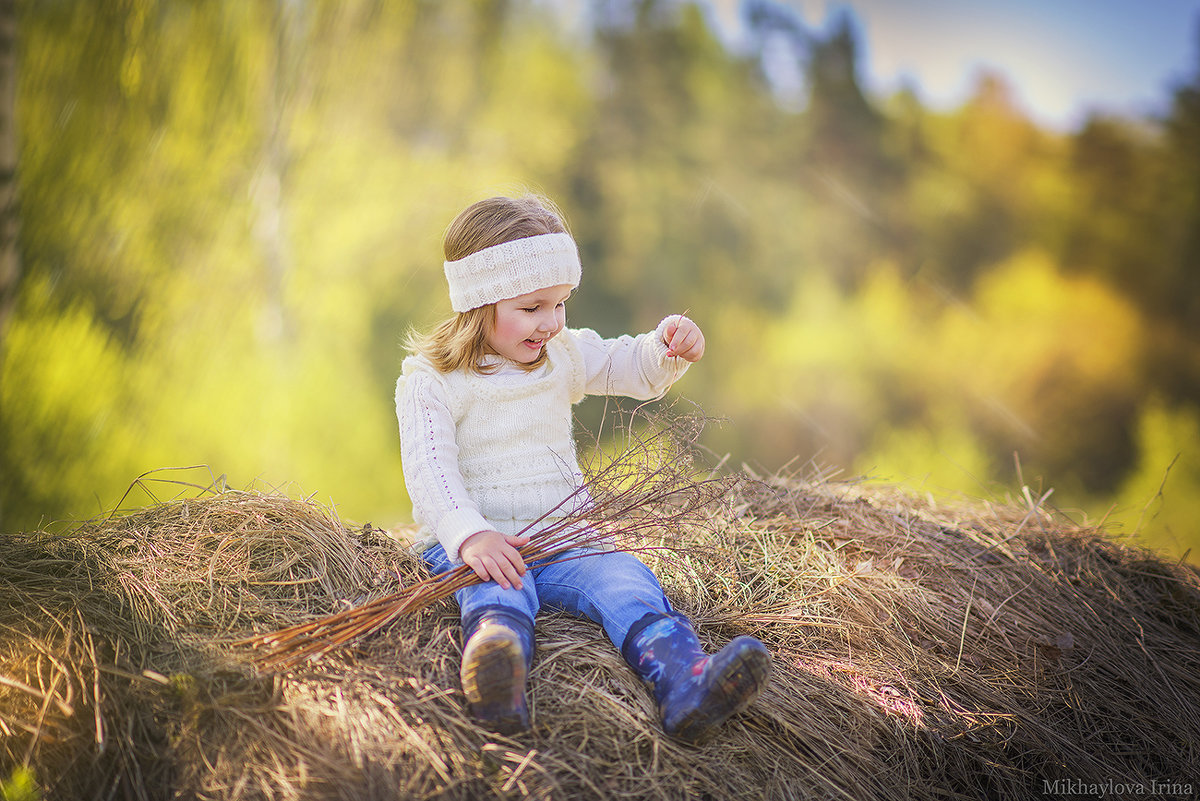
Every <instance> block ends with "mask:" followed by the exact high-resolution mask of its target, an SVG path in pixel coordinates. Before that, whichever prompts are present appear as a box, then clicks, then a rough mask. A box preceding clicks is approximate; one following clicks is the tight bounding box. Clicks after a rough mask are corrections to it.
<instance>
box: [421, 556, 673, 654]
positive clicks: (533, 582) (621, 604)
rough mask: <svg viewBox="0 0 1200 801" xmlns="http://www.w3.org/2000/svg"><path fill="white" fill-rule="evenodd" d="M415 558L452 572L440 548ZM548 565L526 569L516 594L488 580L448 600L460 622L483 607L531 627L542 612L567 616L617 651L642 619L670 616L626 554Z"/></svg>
mask: <svg viewBox="0 0 1200 801" xmlns="http://www.w3.org/2000/svg"><path fill="white" fill-rule="evenodd" d="M421 557H422V558H423V559H424V560H425V562H426V564H428V565H429V567H430V569H431V570H432V571H433V573H434V574H435V575H436V574H438V573H444V572H446V571H447V570H450V569H451V568H453V567H456V565H455V564H454V563H452V562H451V561H450V560H449V559H448V558H447V557H446V551H445V550H444V549H443V548H442V546H441V545H434V546H433V547H432V548H429V549H428V550H426V551H425V552H424V553H423V554H421ZM570 557H578V558H574V559H572V558H570ZM564 560H565V561H564ZM553 561H554V562H555V563H554V564H544V563H539V562H534V563H533V564H532V565H529V566H528V568H527V570H526V572H525V575H524V576H522V577H521V582H522V584H523V585H524V586H523V587H522V588H521V589H519V590H518V589H508V590H505V589H502V588H501V587H500V585H499V584H497V583H496V582H494V581H487V582H484V583H483V584H473V585H471V586H470V587H464V588H463V589H461V590H458V591H457V592H456V593H454V597H455V598H456V599H458V605H459V607H460V609H461V611H462V619H463V620H464V621H467V620H469V619H471V617H472V615H473V614H474V613H475V612H477V611H479V610H481V609H483V608H484V607H489V606H490V607H495V606H501V607H505V608H507V609H509V610H511V611H513V612H515V613H516V614H519V615H521V616H523V617H526V618H528V619H529V621H530V622H531V623H532V621H533V619H534V618H535V617H537V613H538V610H539V609H542V608H545V609H547V610H556V611H563V612H569V613H571V614H573V615H578V616H581V617H586V618H588V619H589V620H593V621H595V622H597V623H599V624H600V625H601V626H603V627H604V632H605V633H606V634H607V635H608V638H609V639H610V640H612V642H613V645H615V646H616V647H617V650H620V649H621V647H622V646H623V645H624V643H625V636H626V635H627V634H628V633H629V629H630V627H631V626H632V625H633V624H634V623H636V622H637V621H638V620H640V619H641V618H643V617H645V616H646V615H648V614H652V613H657V614H665V613H669V612H671V611H672V610H671V604H670V602H669V601H667V598H666V596H665V595H663V591H662V586H661V585H660V584H659V583H658V578H657V577H655V575H654V574H653V573H651V572H650V568H648V567H646V566H645V565H644V564H642V562H641V560H640V559H638V558H637V557H636V556H634V555H633V554H631V553H626V552H624V551H600V550H596V549H594V548H575V549H572V550H570V551H567V552H566V553H564V554H561V555H560V556H557V557H554V560H553Z"/></svg>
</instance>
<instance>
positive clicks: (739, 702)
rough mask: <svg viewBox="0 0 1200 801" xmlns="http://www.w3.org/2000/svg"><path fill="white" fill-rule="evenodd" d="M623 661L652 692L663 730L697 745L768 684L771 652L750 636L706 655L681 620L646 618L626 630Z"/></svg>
mask: <svg viewBox="0 0 1200 801" xmlns="http://www.w3.org/2000/svg"><path fill="white" fill-rule="evenodd" d="M621 653H622V655H623V656H624V657H625V661H626V662H628V663H629V664H630V665H631V666H632V667H633V669H634V671H635V672H636V673H637V674H638V675H639V676H641V677H642V678H643V679H644V680H646V681H647V682H649V683H650V684H651V685H652V686H653V688H654V700H655V701H656V702H657V703H658V711H659V714H660V715H661V716H662V721H663V730H664V731H665V732H666V733H667V734H669V735H671V736H673V737H676V738H678V739H680V740H683V741H684V742H689V743H701V742H703V741H704V740H706V739H708V737H710V736H711V735H712V734H713V733H714V732H715V731H716V729H717V728H718V727H719V726H720V725H721V724H722V723H724V722H725V721H726V720H728V719H729V718H731V717H732V716H734V715H736V714H737V713H738V712H741V711H742V710H743V709H745V708H746V707H748V706H749V705H750V704H751V703H753V702H754V699H755V698H757V697H758V694H759V693H760V692H762V689H763V688H764V687H765V686H766V685H767V677H768V676H769V674H770V672H771V653H770V652H769V651H768V650H767V647H766V646H765V645H763V644H762V643H761V642H759V641H758V640H756V639H754V638H753V637H746V636H743V637H737V638H735V639H734V640H732V641H731V642H730V643H729V644H728V645H726V646H725V647H724V648H722V649H721V650H720V651H719V652H717V653H715V654H713V655H712V656H709V655H707V654H705V653H704V649H703V648H701V647H700V641H699V639H698V638H697V637H696V632H695V630H694V629H692V626H691V624H690V623H689V622H688V621H687V619H686V618H684V617H681V616H676V615H658V614H651V615H646V617H644V618H642V619H641V620H639V621H638V622H637V623H635V624H634V625H633V628H631V629H630V630H629V634H628V635H627V636H626V637H625V644H624V647H623V648H622V649H621Z"/></svg>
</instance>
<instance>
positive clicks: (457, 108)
mask: <svg viewBox="0 0 1200 801" xmlns="http://www.w3.org/2000/svg"><path fill="white" fill-rule="evenodd" d="M593 11H594V14H592V15H591V16H590V17H589V20H590V22H589V23H583V22H581V21H580V20H577V19H576V20H572V18H570V16H569V15H566V14H562V13H559V11H558V10H556V9H555V8H553V7H552V6H547V4H545V3H538V2H532V0H525V1H514V2H507V3H496V2H479V3H474V2H472V3H467V2H452V3H443V2H433V0H404V1H403V2H388V3H383V2H379V1H378V0H338V1H336V2H335V0H305V2H299V3H239V2H232V0H220V1H219V2H206V3H180V2H172V3H166V2H161V1H160V0H120V2H114V3H105V4H101V5H97V4H95V3H87V2H82V0H66V1H64V2H55V3H26V4H22V10H21V17H20V26H21V39H22V42H23V45H22V54H21V59H22V63H21V71H20V81H21V82H20V87H19V98H18V105H19V107H20V111H21V113H20V120H21V126H22V129H21V178H20V180H21V196H22V237H21V242H20V247H21V257H22V261H23V266H24V277H23V280H22V284H21V287H20V295H19V297H18V303H17V308H16V311H15V314H14V316H13V318H12V321H11V324H10V326H9V328H8V329H7V331H5V332H4V333H3V341H2V350H0V437H2V439H0V471H2V474H3V480H2V481H0V525H2V526H3V527H5V528H22V527H30V526H35V525H38V524H40V523H41V522H43V521H44V520H49V519H55V518H62V517H65V516H85V515H91V514H94V513H96V512H98V511H99V510H101V509H102V508H105V507H106V506H109V505H111V504H112V503H115V502H116V501H117V500H118V499H119V498H120V497H121V495H122V494H123V492H124V491H125V489H126V487H127V486H128V484H129V482H130V481H131V480H132V479H133V478H134V477H135V476H137V475H139V474H141V473H143V472H145V471H147V470H151V469H154V468H160V467H167V466H177V465H193V464H207V465H210V466H211V469H212V471H213V472H214V473H221V474H225V475H226V476H227V477H228V481H229V483H231V484H233V485H244V484H246V483H248V482H251V481H255V480H257V481H259V482H262V483H265V484H268V485H272V486H276V485H289V486H293V487H294V488H295V489H296V490H298V491H301V492H306V493H310V492H317V493H319V494H320V495H321V496H323V497H329V498H332V499H333V500H335V501H336V502H337V503H338V504H339V506H340V509H341V511H342V513H343V514H346V515H348V516H351V517H353V518H356V519H364V520H365V519H372V520H374V521H376V522H382V523H384V524H387V523H389V522H392V521H395V520H398V519H402V518H404V517H405V516H406V515H407V499H406V497H405V495H404V491H403V481H402V475H401V471H400V464H399V458H398V450H399V449H398V443H397V436H396V424H395V420H394V415H393V411H392V387H393V383H394V380H395V376H396V374H397V373H398V371H399V363H400V360H401V358H402V356H403V354H402V352H401V346H400V343H401V342H402V339H403V336H404V333H405V331H406V330H407V329H408V328H410V327H413V326H415V327H418V328H425V327H428V326H429V325H431V324H433V323H434V322H436V321H437V320H440V319H441V318H442V317H443V316H445V315H446V314H448V312H449V308H448V303H447V301H446V298H445V289H444V282H443V279H442V275H441V271H440V262H441V252H440V234H441V232H442V231H443V230H444V227H445V225H446V224H447V223H448V221H449V220H450V219H451V218H452V217H453V215H454V214H455V213H456V212H457V211H459V210H460V209H461V208H462V207H464V206H465V205H466V204H468V203H469V202H471V201H473V200H476V199H478V198H479V197H481V196H484V195H487V194H492V193H496V192H512V191H522V189H523V188H525V187H531V188H534V189H536V190H540V191H543V192H546V193H547V194H549V195H551V196H552V197H554V198H555V199H556V200H557V201H558V202H559V203H560V204H561V205H562V206H563V208H564V209H565V210H566V212H567V213H568V216H569V218H570V222H571V226H572V229H573V232H574V233H575V235H576V238H577V239H578V240H579V243H580V246H581V251H582V254H583V258H584V264H585V271H584V282H583V286H582V288H581V291H580V292H579V293H578V294H577V296H576V297H575V298H574V299H573V300H572V303H571V321H572V323H573V324H576V325H587V326H591V327H594V328H596V329H597V330H599V331H600V332H601V333H603V334H605V335H616V334H619V333H624V332H627V331H637V330H648V329H649V328H650V327H652V326H653V325H655V324H656V323H657V322H658V320H659V319H660V318H661V317H662V316H663V315H664V314H666V313H668V312H675V311H683V310H685V309H686V310H689V312H690V313H691V315H692V316H693V317H694V318H695V319H697V320H698V321H700V322H701V324H702V325H703V326H704V329H705V331H706V334H707V336H708V341H709V348H708V355H707V356H706V358H705V360H704V361H703V362H702V363H701V364H699V365H697V366H696V367H695V368H694V369H693V370H692V371H691V372H690V374H689V375H688V377H687V378H686V380H685V382H684V383H683V384H681V385H680V388H679V392H681V393H682V394H685V395H686V396H687V397H689V398H691V399H694V400H696V401H697V402H698V403H700V404H701V405H702V406H703V407H704V408H705V410H706V412H708V413H709V414H712V415H717V416H722V417H725V418H728V419H729V421H730V422H729V424H728V425H725V426H723V427H720V428H719V429H715V430H714V431H712V432H711V433H710V434H709V435H708V445H709V446H710V447H712V448H714V449H715V450H716V451H717V452H718V453H725V452H729V453H730V454H731V456H732V457H734V458H735V459H737V460H745V461H752V462H756V463H758V464H759V465H760V466H762V467H763V468H765V469H767V470H774V469H776V468H778V467H780V466H781V465H783V464H785V463H788V462H793V461H794V460H797V459H798V460H799V461H800V463H805V462H809V461H812V462H814V463H816V464H818V465H821V466H823V467H825V466H832V467H837V468H841V469H843V470H847V471H857V472H861V473H864V474H867V475H870V476H874V477H879V478H884V479H890V480H897V481H904V482H908V483H913V484H916V485H918V486H920V487H921V488H923V489H928V490H930V491H935V492H936V491H949V492H966V493H971V494H977V493H980V492H984V493H987V492H992V491H1001V490H1000V489H998V488H1003V487H1014V488H1015V487H1016V485H1017V483H1019V482H1020V481H1025V482H1027V483H1033V482H1035V481H1036V482H1039V483H1040V484H1042V485H1045V486H1053V487H1055V489H1056V493H1057V494H1056V495H1055V498H1056V499H1059V500H1061V501H1063V502H1065V503H1067V504H1070V505H1072V506H1080V507H1082V508H1084V509H1086V510H1087V511H1088V512H1089V513H1090V514H1103V512H1104V511H1105V510H1106V509H1108V507H1109V506H1110V505H1111V504H1112V503H1113V502H1114V501H1115V502H1117V504H1118V507H1119V508H1121V509H1125V508H1136V509H1141V508H1142V507H1143V506H1145V503H1146V501H1147V500H1148V499H1149V498H1148V497H1147V494H1149V495H1150V496H1153V495H1154V492H1155V490H1156V487H1157V485H1158V483H1161V478H1162V475H1163V473H1164V471H1165V469H1166V464H1169V463H1170V462H1171V458H1173V456H1174V453H1178V454H1179V460H1178V461H1177V462H1176V464H1175V467H1174V468H1172V470H1171V472H1170V474H1169V476H1168V481H1167V483H1166V485H1165V486H1164V494H1163V498H1162V500H1161V501H1156V502H1155V504H1157V505H1154V504H1152V506H1151V507H1150V511H1148V512H1147V515H1146V517H1145V519H1144V520H1143V522H1142V524H1141V525H1140V527H1139V526H1138V524H1137V522H1136V521H1134V520H1131V519H1129V518H1128V517H1126V516H1122V515H1123V514H1124V513H1122V512H1115V513H1114V517H1112V518H1111V519H1112V520H1114V521H1116V522H1119V523H1120V524H1121V525H1123V526H1126V527H1129V528H1130V529H1131V530H1132V528H1138V530H1139V531H1141V532H1143V533H1144V534H1145V535H1146V536H1153V537H1155V538H1156V539H1155V542H1156V543H1160V544H1163V546H1164V547H1169V548H1172V549H1174V550H1176V551H1178V552H1181V551H1182V549H1184V548H1186V547H1188V546H1189V545H1190V544H1194V543H1197V536H1198V535H1197V533H1196V532H1195V529H1194V526H1191V527H1189V525H1188V523H1187V519H1188V517H1187V515H1189V514H1191V511H1192V510H1190V509H1188V505H1189V503H1190V501H1188V500H1187V499H1189V498H1192V497H1196V496H1198V495H1200V477H1197V474H1196V471H1195V470H1194V469H1193V467H1190V466H1189V465H1194V459H1195V454H1196V451H1197V449H1198V448H1200V436H1198V435H1197V432H1196V430H1195V428H1194V426H1193V427H1189V426H1191V425H1192V424H1191V423H1189V422H1188V421H1194V420H1195V417H1196V414H1197V410H1198V409H1200V339H1198V337H1197V333H1196V332H1197V331H1200V326H1197V325H1196V320H1197V319H1200V317H1197V313H1196V308H1195V298H1197V297H1200V292H1194V291H1192V290H1193V289H1194V283H1195V280H1194V279H1195V276H1196V274H1197V273H1196V271H1195V270H1194V265H1195V258H1194V256H1195V253H1196V252H1197V251H1196V247H1197V242H1200V239H1197V238H1196V235H1195V231H1197V230H1200V226H1197V225H1196V220H1197V219H1200V217H1198V216H1197V213H1198V212H1197V210H1198V209H1200V205H1198V204H1200V199H1198V198H1200V195H1198V194H1197V192H1196V186H1200V182H1197V181H1196V176H1197V175H1200V167H1198V166H1197V165H1198V164H1200V162H1197V159H1196V156H1195V154H1196V153H1198V152H1200V146H1198V145H1197V133H1196V132H1197V131H1198V130H1200V128H1198V127H1197V122H1196V120H1197V119H1198V117H1197V109H1198V108H1200V104H1198V103H1197V102H1196V97H1197V93H1198V92H1200V89H1198V88H1197V87H1200V72H1198V73H1197V75H1196V76H1193V78H1192V79H1190V82H1188V83H1185V84H1183V85H1181V86H1179V87H1178V88H1177V89H1176V91H1175V95H1174V105H1173V107H1172V111H1171V114H1170V115H1169V116H1168V118H1167V119H1165V120H1163V121H1161V122H1156V121H1152V120H1133V119H1112V118H1096V119H1093V120H1091V121H1089V122H1088V123H1087V124H1086V125H1085V126H1083V127H1082V128H1081V130H1080V131H1078V132H1077V133H1073V134H1058V133H1051V132H1047V131H1043V130H1039V129H1038V128H1037V127H1036V126H1035V125H1033V124H1032V123H1031V122H1030V121H1029V120H1027V119H1025V118H1024V116H1023V115H1022V114H1021V112H1020V111H1019V107H1018V104H1017V103H1016V101H1015V100H1014V98H1013V97H1012V95H1011V92H1010V90H1009V89H1008V88H1007V86H1006V84H1005V82H1004V79H1003V77H1002V76H997V75H990V76H984V77H983V78H982V79H981V80H980V83H979V85H978V87H977V90H976V93H975V96H974V97H973V98H972V99H971V100H970V101H969V102H968V103H967V104H965V105H964V107H963V108H961V109H959V110H957V111H954V112H950V113H941V114H935V113H933V112H930V111H928V110H926V109H925V108H923V107H922V106H921V104H920V102H919V100H918V99H917V96H916V94H915V93H913V92H901V93H899V94H897V95H896V96H894V97H890V98H876V97H871V96H869V95H867V94H866V93H865V92H864V91H863V89H862V86H861V83H860V82H859V79H858V75H857V72H856V69H857V66H856V65H857V63H858V62H857V61H856V59H855V53H856V52H857V50H858V49H860V48H861V47H862V46H863V43H861V42H858V41H856V39H855V35H854V33H853V30H854V28H853V26H851V25H849V24H842V25H840V26H834V27H833V29H832V32H830V33H821V32H816V31H810V30H807V29H805V28H804V27H803V25H801V24H800V23H799V21H798V20H797V18H796V17H795V16H794V15H791V14H790V12H788V11H787V10H786V9H785V8H783V7H782V6H780V5H778V4H770V3H758V4H755V5H754V7H753V11H752V13H751V15H750V18H749V22H750V27H751V29H752V31H753V43H752V46H749V47H747V48H746V49H743V50H742V51H739V52H731V51H730V50H728V49H727V48H726V47H725V46H724V45H722V43H721V41H720V40H719V39H718V37H717V36H716V35H715V34H714V32H713V31H712V30H711V29H710V27H709V25H708V22H707V19H706V14H705V7H704V6H703V5H702V4H693V3H682V4H679V3H668V2H665V0H661V1H656V0H641V1H640V2H638V3H634V4H616V3H598V4H596V5H595V7H594V8H593ZM768 50H770V52H771V53H772V56H771V59H772V62H771V63H772V65H773V66H772V69H771V70H768V69H767V68H766V67H765V66H764V65H765V63H766V57H765V55H764V54H765V53H766V52H767V51H768ZM779 70H784V71H785V72H786V71H790V74H792V75H794V76H795V78H796V80H798V81H799V82H800V83H799V84H798V89H794V90H788V89H785V88H781V87H780V86H779V85H778V84H777V83H774V84H773V83H772V78H771V77H769V76H770V75H772V74H776V73H777V72H778V71H779ZM598 414H599V407H597V406H595V405H593V406H591V407H584V408H583V409H582V410H581V415H582V416H583V418H584V419H585V420H587V421H590V422H593V423H594V422H595V420H596V418H597V415H598ZM1171 442H1173V443H1174V447H1175V448H1176V450H1175V451H1174V452H1169V451H1170V446H1169V445H1168V444H1167V443H1171ZM1018 463H1019V464H1020V473H1018V469H1017V464H1018ZM1156 482H1157V483H1156ZM1152 484H1153V485H1154V486H1151V485H1152ZM1159 507H1161V508H1159ZM1192 517H1193V519H1194V515H1193V516H1192ZM1156 532H1160V533H1162V536H1160V534H1159V533H1156ZM1176 543H1177V544H1176Z"/></svg>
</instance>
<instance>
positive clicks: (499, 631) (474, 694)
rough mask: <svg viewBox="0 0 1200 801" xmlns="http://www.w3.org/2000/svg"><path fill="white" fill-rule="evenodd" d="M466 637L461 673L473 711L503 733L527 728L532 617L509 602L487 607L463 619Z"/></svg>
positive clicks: (485, 723) (484, 722)
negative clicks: (506, 606)
mask: <svg viewBox="0 0 1200 801" xmlns="http://www.w3.org/2000/svg"><path fill="white" fill-rule="evenodd" d="M463 642H464V645H463V655H462V667H461V670H460V671H459V675H460V678H461V679H462V688H463V693H464V694H465V695H466V696H467V704H468V706H470V708H471V714H473V715H474V716H475V718H476V720H478V721H479V722H480V723H481V724H482V725H484V726H486V727H487V728H488V729H490V730H491V731H495V732H499V733H500V734H515V733H516V732H519V731H524V730H526V729H528V728H529V705H528V704H527V703H526V701H525V682H526V679H527V678H528V676H529V667H530V665H531V664H532V663H533V621H532V620H529V619H528V618H526V617H525V616H523V615H520V614H517V613H515V612H513V611H511V610H509V609H507V608H505V607H486V608H484V609H480V610H479V611H478V612H476V613H475V614H474V615H472V616H471V618H470V619H468V620H466V621H464V622H463Z"/></svg>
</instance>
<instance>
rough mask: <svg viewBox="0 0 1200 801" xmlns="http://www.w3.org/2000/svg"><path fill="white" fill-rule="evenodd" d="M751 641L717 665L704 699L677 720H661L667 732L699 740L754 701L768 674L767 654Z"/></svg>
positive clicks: (736, 643) (691, 741) (732, 644)
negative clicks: (748, 646) (704, 701)
mask: <svg viewBox="0 0 1200 801" xmlns="http://www.w3.org/2000/svg"><path fill="white" fill-rule="evenodd" d="M740 639H742V638H740V637H739V638H737V639H735V640H733V642H731V643H730V645H731V646H736V645H738V641H739V640H740ZM747 639H749V638H747ZM753 645H754V647H750V648H746V649H745V650H743V651H741V652H740V653H736V654H735V655H734V656H733V657H732V658H731V659H730V660H729V661H728V662H726V663H725V664H723V665H720V666H718V667H717V673H716V674H715V675H714V676H713V679H712V685H711V688H712V689H711V693H710V695H709V699H708V702H707V703H705V704H703V705H701V706H699V707H697V708H695V709H693V710H691V711H690V712H688V713H687V714H686V715H684V716H683V717H682V718H680V719H679V720H678V721H670V722H667V721H664V730H665V731H666V732H667V734H670V735H672V736H673V737H677V738H678V739H680V740H683V741H685V742H689V743H693V744H698V743H702V742H704V741H705V740H706V739H708V738H709V737H710V736H711V735H712V734H713V733H714V732H715V731H716V730H717V728H718V727H720V725H721V724H722V723H724V722H725V721H727V720H729V719H730V718H731V717H733V716H734V715H736V714H738V713H739V712H741V711H742V710H744V709H745V708H746V707H748V706H750V704H752V703H754V701H755V699H757V698H758V696H759V694H760V693H761V692H762V691H763V688H764V687H766V686H767V679H768V677H769V676H770V674H771V654H770V652H768V651H767V650H766V648H764V647H763V646H762V644H761V643H759V642H758V641H756V640H755V641H753ZM727 647H728V646H727Z"/></svg>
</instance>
